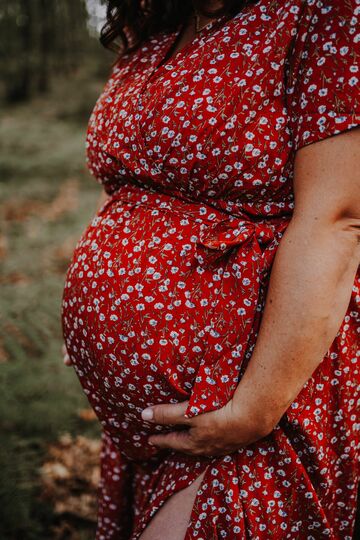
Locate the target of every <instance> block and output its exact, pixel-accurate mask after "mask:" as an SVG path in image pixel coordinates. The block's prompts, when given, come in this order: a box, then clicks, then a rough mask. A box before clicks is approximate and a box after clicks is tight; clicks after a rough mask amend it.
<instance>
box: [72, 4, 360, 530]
mask: <svg viewBox="0 0 360 540" xmlns="http://www.w3.org/2000/svg"><path fill="white" fill-rule="evenodd" d="M359 11H360V5H359V1H358V0H291V1H290V0H258V1H248V2H244V1H225V0H224V1H223V2H218V1H203V2H195V1H194V2H191V1H190V0H188V1H183V0H171V1H170V0H167V1H165V0H164V1H161V0H158V1H155V0H152V1H151V0H149V1H147V2H142V1H141V2H140V1H133V0H131V1H130V0H129V1H124V0H123V1H121V0H119V1H110V2H108V22H107V24H106V27H105V30H104V32H103V41H104V43H105V44H106V45H111V44H114V42H115V41H117V43H119V42H120V43H122V52H121V54H119V55H118V57H117V60H116V62H115V64H114V65H113V67H112V70H111V74H110V77H109V79H108V81H107V83H106V85H105V88H104V90H103V92H102V94H101V96H100V97H99V99H98V101H97V103H96V106H95V108H94V111H93V113H92V115H91V118H90V122H89V126H88V134H87V156H88V164H89V167H90V170H91V172H92V173H93V175H94V176H95V177H96V179H97V180H98V181H99V182H100V183H101V184H102V186H103V188H104V192H105V193H106V200H105V201H104V202H103V204H101V206H100V209H99V210H98V211H97V213H96V215H95V217H94V218H93V219H92V221H91V223H90V224H89V225H88V227H87V228H86V230H85V232H84V233H83V235H82V237H81V239H80V241H79V242H78V244H77V247H76V249H75V253H74V256H73V260H72V262H71V265H70V267H69V269H68V273H67V278H66V285H65V290H64V297H63V307H62V320H63V330H64V338H65V344H66V349H67V353H68V355H69V361H70V362H71V364H72V365H73V366H74V367H75V370H76V373H77V375H78V377H79V379H80V381H81V384H82V386H83V388H84V391H85V393H86V395H87V397H88V399H89V402H90V403H91V405H92V407H93V408H94V410H95V411H96V414H97V415H98V417H99V419H100V421H101V424H102V427H103V451H102V456H101V460H102V465H101V472H102V478H101V495H100V505H99V520H98V530H97V539H98V540H110V539H111V540H113V539H116V540H125V539H131V540H136V539H139V538H141V540H158V539H160V538H161V539H164V540H183V539H184V538H185V539H186V540H190V539H191V540H192V539H194V540H195V539H197V540H213V539H219V540H220V539H225V540H243V539H245V538H250V539H254V540H256V539H260V540H269V539H270V538H273V539H274V540H285V539H290V540H299V539H301V540H302V539H307V540H320V539H328V540H329V539H330V540H340V539H341V540H350V539H351V538H352V534H353V529H354V519H355V508H356V498H357V486H358V481H359V469H358V457H359V456H358V451H359V415H358V412H359V410H358V403H357V402H358V398H359V386H360V377H359V365H358V360H359V347H358V344H359V341H358V335H359V330H360V316H359V312H360V309H359V308H360V306H359V285H360V282H359V274H357V271H358V265H359V255H360V249H359V246H360V243H359V227H360V176H359V169H360V167H359V158H360V130H359V129H357V127H358V126H359V124H360V98H359V86H358V76H359V58H360V39H359V31H360V28H359Z"/></svg>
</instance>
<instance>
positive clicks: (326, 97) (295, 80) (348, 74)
mask: <svg viewBox="0 0 360 540" xmlns="http://www.w3.org/2000/svg"><path fill="white" fill-rule="evenodd" d="M359 15H360V0H305V1H304V3H303V5H302V12H301V13H300V16H299V19H298V26H297V29H296V30H297V31H296V35H295V36H294V39H293V42H292V46H291V47H290V49H289V54H288V57H287V62H286V64H287V69H286V102H287V109H288V114H289V126H290V129H291V132H292V140H293V147H294V149H295V150H298V149H299V148H301V147H302V146H305V145H307V144H310V143H313V142H316V141H319V140H322V139H325V138H327V137H330V136H331V135H336V134H338V133H341V132H343V131H345V130H348V129H350V128H353V127H356V126H358V125H359V123H360V95H359V69H360V67H359V59H360V28H359V18H360V17H359Z"/></svg>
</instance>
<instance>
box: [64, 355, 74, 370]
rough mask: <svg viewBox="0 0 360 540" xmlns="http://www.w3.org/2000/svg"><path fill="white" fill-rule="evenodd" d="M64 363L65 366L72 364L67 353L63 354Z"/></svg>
mask: <svg viewBox="0 0 360 540" xmlns="http://www.w3.org/2000/svg"><path fill="white" fill-rule="evenodd" d="M64 364H65V366H68V367H69V366H72V361H71V359H70V356H69V355H68V354H67V353H66V354H65V355H64Z"/></svg>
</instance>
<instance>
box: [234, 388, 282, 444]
mask: <svg viewBox="0 0 360 540" xmlns="http://www.w3.org/2000/svg"><path fill="white" fill-rule="evenodd" d="M232 408H233V415H234V419H235V420H234V421H235V423H236V424H238V425H242V426H243V425H244V423H245V424H246V426H247V429H248V431H249V433H250V435H251V436H252V437H254V438H255V439H260V438H263V437H266V436H267V435H269V433H271V431H272V430H273V429H274V427H275V426H276V424H277V422H278V421H279V419H280V417H281V414H280V413H279V412H277V411H275V410H274V409H273V408H271V407H268V406H266V405H265V404H264V403H263V402H262V400H260V399H256V394H254V392H252V396H247V395H246V393H245V392H244V393H242V392H241V389H240V388H238V390H237V391H236V394H235V395H234V398H233V400H232Z"/></svg>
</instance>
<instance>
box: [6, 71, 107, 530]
mask: <svg viewBox="0 0 360 540" xmlns="http://www.w3.org/2000/svg"><path fill="white" fill-rule="evenodd" d="M101 85H102V83H101V80H100V82H99V81H95V80H94V81H93V82H92V83H89V81H86V85H85V84H84V87H83V88H82V89H81V90H80V91H79V88H80V86H81V80H80V81H79V80H77V81H74V83H73V86H72V87H71V86H70V87H69V83H66V84H65V83H61V84H60V83H59V84H58V85H56V87H55V89H54V90H53V92H52V94H51V95H49V96H48V97H43V98H41V99H40V98H37V99H35V100H33V101H32V102H31V103H29V104H26V105H18V106H16V107H12V108H8V109H7V110H6V111H5V114H3V115H2V120H1V123H0V140H1V141H2V146H1V148H0V201H1V202H0V222H1V229H0V287H1V300H0V302H1V307H0V429H1V445H0V471H1V473H0V476H1V482H0V540H20V539H21V540H43V539H49V540H50V539H51V540H63V539H69V540H90V539H93V538H94V527H95V519H96V486H97V481H98V474H99V470H98V456H99V427H98V424H97V421H96V420H95V419H94V417H93V415H92V413H91V411H90V410H89V409H88V405H87V401H86V399H85V397H84V395H83V393H82V390H81V388H80V385H79V383H78V380H77V377H76V375H75V373H74V370H73V369H72V368H66V367H65V366H64V365H63V361H62V356H61V344H62V338H61V324H60V308H61V295H62V288H63V285H64V277H65V272H66V268H67V266H68V264H69V260H70V257H71V253H72V250H73V248H74V246H75V243H76V241H77V240H78V238H79V236H80V234H81V232H82V231H83V229H84V228H85V226H86V224H87V223H88V221H89V220H90V219H91V217H92V215H93V213H94V211H95V207H96V203H97V198H98V196H99V193H100V187H99V185H98V184H97V183H96V181H95V180H94V179H93V178H92V177H90V175H89V173H88V172H87V169H86V165H85V154H84V153H85V130H86V122H87V119H88V115H89V112H90V110H91V107H92V106H93V104H94V102H95V99H96V96H97V95H98V93H99V91H100V90H101Z"/></svg>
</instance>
